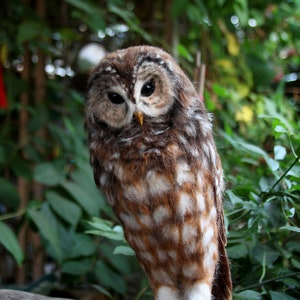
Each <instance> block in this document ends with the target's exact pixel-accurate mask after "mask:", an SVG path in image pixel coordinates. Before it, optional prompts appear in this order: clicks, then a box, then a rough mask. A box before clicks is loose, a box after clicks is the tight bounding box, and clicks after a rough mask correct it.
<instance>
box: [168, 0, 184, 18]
mask: <svg viewBox="0 0 300 300" xmlns="http://www.w3.org/2000/svg"><path fill="white" fill-rule="evenodd" d="M185 8H186V0H175V1H173V3H172V7H171V14H172V17H173V18H177V17H179V16H180V15H181V14H182V13H183V12H184V11H185Z"/></svg>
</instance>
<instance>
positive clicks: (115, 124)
mask: <svg viewBox="0 0 300 300" xmlns="http://www.w3.org/2000/svg"><path fill="white" fill-rule="evenodd" d="M191 96H194V97H197V96H196V92H195V90H194V87H193V85H192V84H191V82H190V81H189V80H188V78H187V77H186V75H185V74H184V73H183V71H182V70H181V69H180V67H179V66H178V65H177V63H176V62H175V60H174V59H173V58H172V57H171V56H170V55H169V54H167V53H166V52H164V51H163V50H161V49H159V48H156V47H150V46H137V47H130V48H127V49H123V50H118V51H116V52H113V53H110V54H108V55H107V56H106V57H105V58H104V59H103V60H101V62H100V63H99V65H98V66H97V67H96V68H95V70H94V71H93V73H92V74H91V76H90V79H89V84H88V92H87V115H88V116H89V120H88V122H91V123H94V124H97V123H98V124H99V123H101V124H106V125H107V126H109V127H110V128H115V129H120V128H122V127H125V126H127V125H129V124H131V123H132V122H138V123H140V124H141V125H142V124H143V123H149V122H152V123H155V122H156V123H160V122H161V120H162V118H163V117H164V116H166V115H168V116H170V112H171V111H174V109H175V106H176V105H177V106H178V105H179V106H181V107H187V106H188V103H183V102H184V101H186V102H190V101H191ZM175 104H176V105H175Z"/></svg>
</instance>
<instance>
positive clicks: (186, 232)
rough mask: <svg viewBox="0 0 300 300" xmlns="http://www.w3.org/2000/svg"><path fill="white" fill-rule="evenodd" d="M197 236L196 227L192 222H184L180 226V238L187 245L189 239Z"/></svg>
mask: <svg viewBox="0 0 300 300" xmlns="http://www.w3.org/2000/svg"><path fill="white" fill-rule="evenodd" d="M196 237H197V228H196V227H195V226H193V224H189V223H185V224H183V228H182V239H183V242H184V243H185V244H186V246H187V247H188V244H189V243H190V241H191V240H193V239H195V238H196Z"/></svg>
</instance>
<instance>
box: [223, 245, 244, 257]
mask: <svg viewBox="0 0 300 300" xmlns="http://www.w3.org/2000/svg"><path fill="white" fill-rule="evenodd" d="M227 254H228V256H229V257H230V258H232V259H237V258H242V257H245V256H247V255H248V249H247V247H246V245H245V244H238V245H234V246H231V247H228V248H227Z"/></svg>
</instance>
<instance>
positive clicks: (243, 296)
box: [234, 290, 262, 300]
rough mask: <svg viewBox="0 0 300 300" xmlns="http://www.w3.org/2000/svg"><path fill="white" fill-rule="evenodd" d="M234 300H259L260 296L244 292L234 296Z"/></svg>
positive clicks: (247, 291)
mask: <svg viewBox="0 0 300 300" xmlns="http://www.w3.org/2000/svg"><path fill="white" fill-rule="evenodd" d="M234 299H235V300H261V299H262V296H261V295H260V293H258V292H255V291H251V290H246V291H243V292H241V293H237V294H234Z"/></svg>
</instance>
